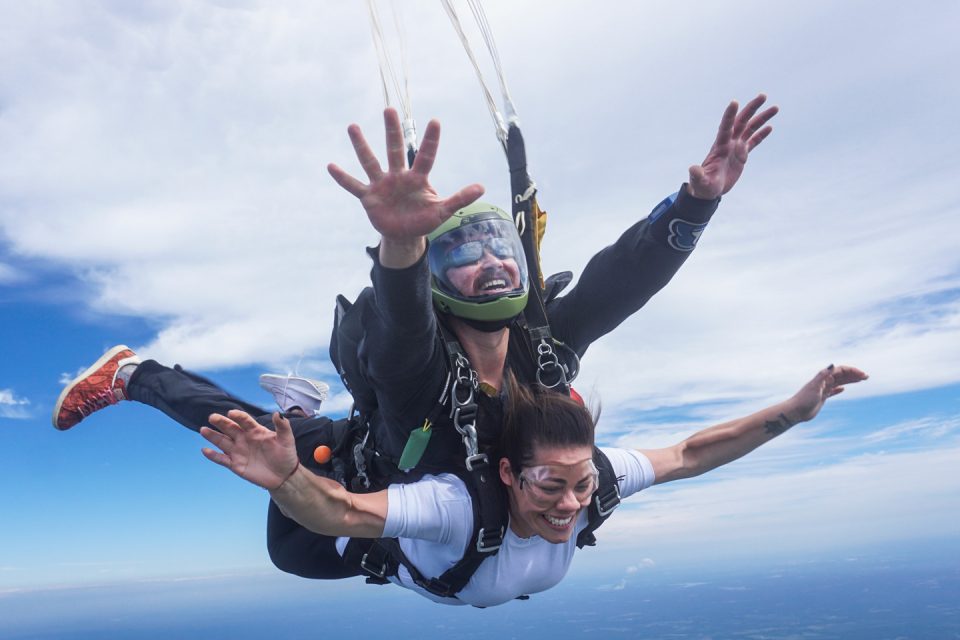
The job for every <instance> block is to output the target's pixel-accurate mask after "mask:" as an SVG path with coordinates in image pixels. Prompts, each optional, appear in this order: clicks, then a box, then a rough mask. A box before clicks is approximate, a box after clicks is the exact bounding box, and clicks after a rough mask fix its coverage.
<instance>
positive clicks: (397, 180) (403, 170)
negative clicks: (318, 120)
mask: <svg viewBox="0 0 960 640" xmlns="http://www.w3.org/2000/svg"><path fill="white" fill-rule="evenodd" d="M383 122H384V127H385V128H386V135H387V167H388V168H387V171H386V172H385V171H384V170H383V169H382V167H381V166H380V162H379V161H378V160H377V157H376V155H375V154H374V153H373V150H372V149H371V148H370V145H369V144H367V140H366V138H364V136H363V133H362V132H361V131H360V127H359V126H357V125H355V124H352V125H350V127H348V128H347V133H348V134H349V136H350V142H352V143H353V149H354V151H356V153H357V159H358V160H360V166H361V167H363V171H364V172H365V173H366V174H367V178H368V179H369V180H370V183H369V184H364V183H363V182H361V181H360V180H358V179H356V178H354V177H353V176H351V175H350V174H349V173H347V172H346V171H344V170H343V169H341V168H340V167H338V166H337V165H335V164H332V163H331V164H329V165H328V166H327V170H328V171H329V172H330V175H331V176H333V179H334V180H336V181H337V184H339V185H340V186H341V187H343V188H344V189H346V190H347V191H349V192H350V193H352V194H353V195H354V196H356V197H357V198H359V199H360V203H361V204H362V205H363V208H364V210H365V211H366V212H367V217H368V218H369V219H370V223H371V224H372V225H373V228H374V229H376V230H377V231H379V232H380V235H382V236H383V237H384V238H385V239H393V240H398V241H411V240H420V239H421V238H422V237H423V236H426V235H427V234H428V233H430V232H431V231H433V230H434V229H435V228H437V226H439V225H440V223H441V222H443V221H444V220H446V219H447V218H449V217H450V216H451V215H453V214H454V212H456V211H457V210H459V209H462V208H463V207H465V206H467V205H468V204H470V203H472V202H474V201H475V200H476V199H477V198H479V197H480V196H481V195H483V187H482V186H480V185H479V184H471V185H469V186H466V187H464V188H463V189H461V190H460V191H458V192H456V193H455V194H453V195H452V196H450V197H449V198H441V197H440V196H439V195H438V194H437V192H436V190H435V189H434V188H433V187H432V186H430V182H429V181H428V178H429V175H430V170H431V169H432V168H433V163H434V161H435V160H436V157H437V148H438V146H439V144H440V123H439V122H438V121H436V120H431V121H430V122H429V123H428V124H427V128H426V130H425V131H424V134H423V142H422V143H421V145H420V149H419V151H417V156H416V159H415V160H414V162H413V166H412V167H410V169H407V166H406V155H405V152H404V144H403V131H402V129H401V126H400V117H399V116H398V115H397V112H396V110H395V109H386V110H385V111H384V112H383Z"/></svg>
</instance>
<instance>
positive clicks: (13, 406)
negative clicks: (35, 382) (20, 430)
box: [0, 389, 30, 418]
mask: <svg viewBox="0 0 960 640" xmlns="http://www.w3.org/2000/svg"><path fill="white" fill-rule="evenodd" d="M29 405H30V401H29V400H28V399H26V398H20V397H17V394H16V392H14V390H13V389H0V418H29V417H30V412H29V410H28V409H27V407H28V406H29Z"/></svg>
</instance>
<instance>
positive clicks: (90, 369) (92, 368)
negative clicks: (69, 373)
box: [53, 344, 131, 431]
mask: <svg viewBox="0 0 960 640" xmlns="http://www.w3.org/2000/svg"><path fill="white" fill-rule="evenodd" d="M121 351H131V349H130V347H128V346H126V345H124V344H118V345H117V346H115V347H113V348H112V349H110V350H109V351H107V352H106V353H105V354H103V355H102V356H100V359H99V360H97V361H96V362H94V363H93V364H92V365H90V366H89V367H87V370H86V371H84V372H83V373H81V374H80V375H78V376H77V377H76V378H74V379H73V380H71V381H70V384H68V385H67V386H66V387H65V388H64V389H63V391H61V392H60V397H59V398H57V404H55V405H53V428H54V429H56V430H57V431H66V430H67V429H70V428H71V427H75V426H76V425H71V426H70V427H63V428H60V426H59V425H57V416H59V415H60V408H61V407H62V406H63V401H64V400H66V399H67V396H68V395H69V394H70V392H71V391H73V388H74V387H75V386H77V383H78V382H80V381H81V380H83V379H84V378H86V377H87V376H89V375H90V374H91V373H93V372H94V371H96V370H97V369H99V368H100V367H102V366H103V365H105V364H106V363H107V362H108V361H109V360H110V359H111V358H113V357H114V356H115V355H117V354H118V353H120V352H121Z"/></svg>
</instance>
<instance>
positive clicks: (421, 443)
mask: <svg viewBox="0 0 960 640" xmlns="http://www.w3.org/2000/svg"><path fill="white" fill-rule="evenodd" d="M432 426H433V425H432V424H430V421H429V420H424V421H423V426H422V427H417V428H416V429H414V430H413V431H411V432H410V437H409V438H407V444H406V445H405V446H404V447H403V453H402V454H400V462H398V463H397V466H398V467H399V468H400V471H409V470H410V469H413V468H414V467H415V466H417V464H419V463H420V459H421V458H422V457H423V452H424V451H426V450H427V444H428V443H429V442H430V434H432V433H433V431H432V430H431V428H430V427H432Z"/></svg>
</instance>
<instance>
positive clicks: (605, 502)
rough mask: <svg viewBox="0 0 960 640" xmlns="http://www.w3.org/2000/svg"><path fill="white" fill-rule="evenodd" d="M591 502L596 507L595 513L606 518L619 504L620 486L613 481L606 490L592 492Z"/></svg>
mask: <svg viewBox="0 0 960 640" xmlns="http://www.w3.org/2000/svg"><path fill="white" fill-rule="evenodd" d="M593 502H594V504H595V505H596V507H597V514H599V516H600V517H601V518H606V517H607V516H608V515H610V514H611V513H613V510H614V509H616V508H617V507H618V506H619V505H620V486H619V485H618V484H617V483H616V482H614V483H613V484H612V485H611V486H610V487H609V488H608V489H607V490H606V491H604V492H603V493H601V492H600V491H597V492H596V493H595V494H593Z"/></svg>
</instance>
